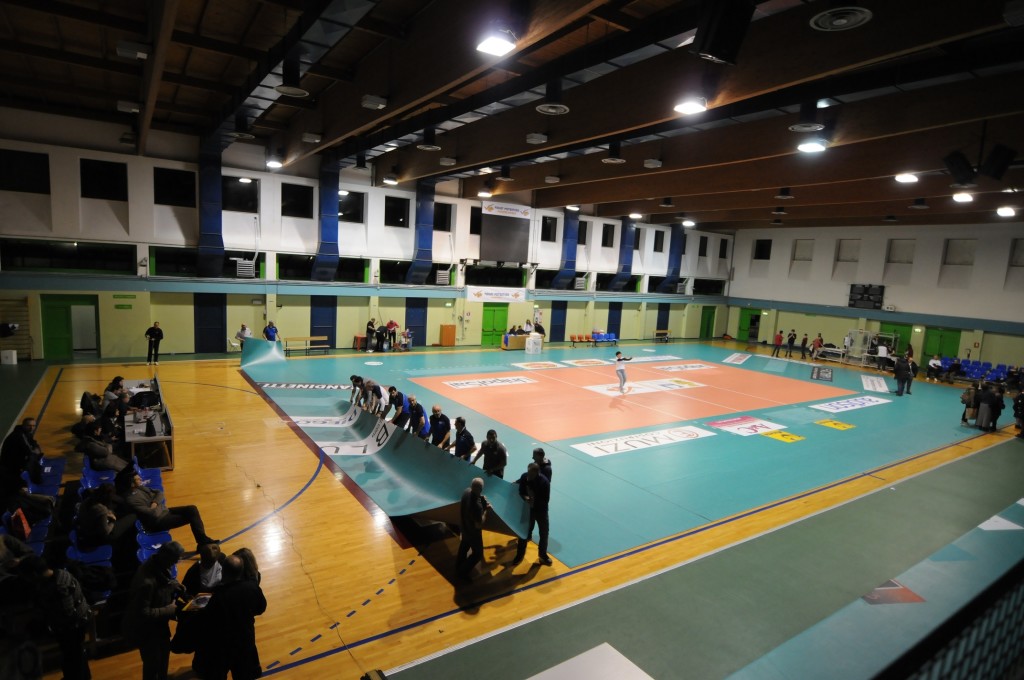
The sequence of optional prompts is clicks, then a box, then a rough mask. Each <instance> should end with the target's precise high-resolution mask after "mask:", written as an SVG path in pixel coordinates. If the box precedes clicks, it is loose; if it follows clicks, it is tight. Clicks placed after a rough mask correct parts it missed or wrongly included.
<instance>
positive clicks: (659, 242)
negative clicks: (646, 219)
mask: <svg viewBox="0 0 1024 680" xmlns="http://www.w3.org/2000/svg"><path fill="white" fill-rule="evenodd" d="M654 252H656V253H663V252H665V232H663V231H662V230H661V229H658V230H657V231H655V232H654Z"/></svg>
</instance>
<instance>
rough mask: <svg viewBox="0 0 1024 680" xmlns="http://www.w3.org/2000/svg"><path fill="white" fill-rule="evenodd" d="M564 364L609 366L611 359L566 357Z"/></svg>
mask: <svg viewBox="0 0 1024 680" xmlns="http://www.w3.org/2000/svg"><path fill="white" fill-rule="evenodd" d="M562 363H563V364H569V365H570V366H578V367H586V366H607V365H608V364H610V363H613V362H611V361H605V360H604V359H565V360H563V361H562Z"/></svg>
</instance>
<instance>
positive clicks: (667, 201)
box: [658, 196, 674, 208]
mask: <svg viewBox="0 0 1024 680" xmlns="http://www.w3.org/2000/svg"><path fill="white" fill-rule="evenodd" d="M658 207H659V208H672V207H674V204H673V203H672V197H671V196H667V197H665V198H663V199H661V203H659V204H658Z"/></svg>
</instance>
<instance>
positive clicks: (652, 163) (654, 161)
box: [644, 158, 662, 170]
mask: <svg viewBox="0 0 1024 680" xmlns="http://www.w3.org/2000/svg"><path fill="white" fill-rule="evenodd" d="M661 165H662V163H661V159H660V158H645V159H644V167H645V168H647V169H648V170H656V169H658V168H660V167H661Z"/></svg>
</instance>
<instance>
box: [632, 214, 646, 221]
mask: <svg viewBox="0 0 1024 680" xmlns="http://www.w3.org/2000/svg"><path fill="white" fill-rule="evenodd" d="M643 218H644V216H643V215H641V214H640V213H629V219H631V220H642V219H643Z"/></svg>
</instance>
